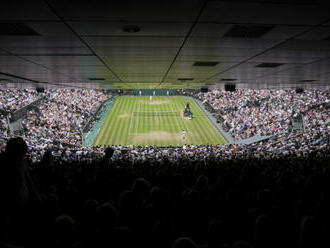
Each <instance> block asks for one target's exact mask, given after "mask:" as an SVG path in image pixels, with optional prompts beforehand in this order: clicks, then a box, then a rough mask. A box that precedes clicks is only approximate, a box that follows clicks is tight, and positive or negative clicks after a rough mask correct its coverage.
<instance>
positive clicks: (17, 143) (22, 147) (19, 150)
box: [6, 137, 28, 160]
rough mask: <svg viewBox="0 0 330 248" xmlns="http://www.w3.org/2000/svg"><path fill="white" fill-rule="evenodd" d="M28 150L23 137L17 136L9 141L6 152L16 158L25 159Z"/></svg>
mask: <svg viewBox="0 0 330 248" xmlns="http://www.w3.org/2000/svg"><path fill="white" fill-rule="evenodd" d="M27 150H28V146H27V145H26V143H25V141H24V140H23V139H22V138H21V137H15V138H12V139H10V140H9V141H8V142H7V146H6V153H7V155H8V156H10V157H12V158H15V159H16V160H21V159H23V157H24V155H25V154H26V152H27Z"/></svg>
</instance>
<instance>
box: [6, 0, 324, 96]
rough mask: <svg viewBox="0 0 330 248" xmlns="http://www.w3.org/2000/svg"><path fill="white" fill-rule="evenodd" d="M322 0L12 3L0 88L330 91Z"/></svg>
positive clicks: (32, 0) (15, 0)
mask: <svg viewBox="0 0 330 248" xmlns="http://www.w3.org/2000/svg"><path fill="white" fill-rule="evenodd" d="M329 79H330V7H329V6H328V1H326V0H324V1H321V0H277V1H274V0H209V1H203V0H159V1H144V0H138V1H137V0H121V1H118V0H117V1H111V0H108V1H91V0H89V1H81V0H45V1H42V0H29V1H21V0H10V1H9V0H7V1H3V2H2V6H1V8H0V87H10V86H14V85H15V86H28V85H32V86H36V87H54V86H55V87H57V86H62V85H65V86H75V87H105V88H110V89H111V88H116V89H127V88H200V87H219V88H223V86H224V84H226V83H228V82H230V83H235V84H236V86H237V87H238V88H294V87H298V86H303V87H306V88H308V87H322V88H324V87H326V88H327V87H329Z"/></svg>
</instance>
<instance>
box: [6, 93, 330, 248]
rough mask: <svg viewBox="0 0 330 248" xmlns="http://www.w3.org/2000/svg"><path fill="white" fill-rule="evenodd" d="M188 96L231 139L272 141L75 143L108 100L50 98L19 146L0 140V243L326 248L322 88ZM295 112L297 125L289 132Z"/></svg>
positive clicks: (78, 247)
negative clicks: (219, 121)
mask: <svg viewBox="0 0 330 248" xmlns="http://www.w3.org/2000/svg"><path fill="white" fill-rule="evenodd" d="M192 94H193V95H194V96H195V97H197V98H199V99H200V100H201V101H203V102H204V103H205V104H208V105H209V106H211V107H212V109H213V110H215V111H216V112H217V111H218V112H219V113H221V115H222V116H223V118H224V120H225V121H226V123H228V124H229V125H230V126H231V128H233V129H234V131H235V134H236V135H237V138H238V139H244V138H247V137H250V136H253V135H268V134H271V135H274V136H273V137H272V138H270V139H268V140H264V141H262V142H259V143H256V144H251V145H244V144H230V145H188V144H187V145H184V146H182V147H172V146H168V147H158V146H111V147H83V146H82V140H81V134H80V133H79V130H81V128H82V127H83V126H84V125H85V124H86V123H87V121H88V119H89V117H90V116H91V115H93V114H94V113H95V111H96V109H97V108H98V107H99V105H100V104H101V102H103V101H104V100H106V99H107V98H108V97H109V95H107V94H105V93H104V92H103V91H97V90H73V89H72V90H71V89H58V90H50V91H46V92H45V95H47V96H46V98H45V99H44V100H43V101H42V102H41V104H40V106H38V109H32V110H29V111H28V112H27V117H26V119H25V121H24V122H23V126H24V131H25V135H24V136H25V140H26V143H27V145H26V143H25V142H24V140H23V139H21V138H14V139H10V140H9V141H8V144H7V145H6V146H2V144H1V143H0V151H1V152H2V153H1V154H0V165H1V166H0V195H1V204H0V247H34V248H37V247H46V248H47V247H51V248H55V247H67V248H71V247H72V248H84V247H86V248H87V247H126V246H127V247H128V246H129V247H132V246H141V247H146V248H148V247H150V248H151V247H160V248H167V247H173V248H181V247H182V248H190V247H191V248H197V247H200V248H217V247H219V248H220V247H221V248H230V247H232V248H250V247H255V248H263V247H267V248H272V247H274V248H275V247H284V248H285V247H288V248H289V247H290V248H291V247H294V248H307V247H313V248H314V247H329V245H330V241H329V238H328V237H329V234H330V212H329V207H330V184H329V182H330V164H329V158H330V152H329V151H330V147H329V133H330V119H329V118H330V112H329V93H328V92H326V91H306V92H305V93H303V94H296V93H295V92H294V91H281V90H279V91H255V90H238V91H237V92H231V93H229V92H224V91H219V90H213V91H211V92H209V93H198V94H196V93H192ZM235 97H236V100H234V99H235ZM226 100H228V102H227V101H226ZM258 109H259V110H258ZM216 112H215V113H216ZM297 113H299V114H302V116H303V121H304V125H305V130H304V131H299V132H292V130H291V129H290V128H289V127H290V120H291V117H292V116H294V115H295V114H297ZM245 118H246V119H245ZM0 124H1V128H0V135H1V136H3V137H8V136H10V135H8V134H7V133H8V125H7V122H6V118H5V116H1V118H0ZM290 130H291V131H290ZM0 140H1V139H0ZM4 150H5V151H4Z"/></svg>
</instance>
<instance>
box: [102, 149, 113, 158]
mask: <svg viewBox="0 0 330 248" xmlns="http://www.w3.org/2000/svg"><path fill="white" fill-rule="evenodd" d="M104 152H105V156H106V157H107V158H111V157H112V155H113V153H114V152H115V150H114V149H113V148H112V147H107V148H106V149H105V151H104Z"/></svg>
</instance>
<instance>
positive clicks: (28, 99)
mask: <svg viewBox="0 0 330 248" xmlns="http://www.w3.org/2000/svg"><path fill="white" fill-rule="evenodd" d="M38 97H39V94H38V92H37V91H36V90H35V89H3V90H0V110H4V111H6V112H15V111H16V110H18V109H20V108H22V107H24V106H26V105H28V104H30V103H32V102H34V101H35V100H37V99H38Z"/></svg>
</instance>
